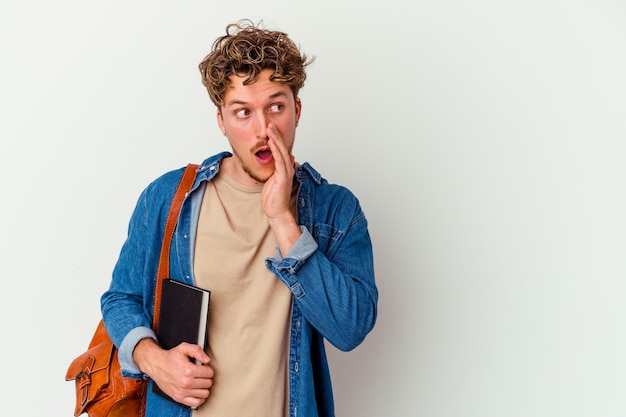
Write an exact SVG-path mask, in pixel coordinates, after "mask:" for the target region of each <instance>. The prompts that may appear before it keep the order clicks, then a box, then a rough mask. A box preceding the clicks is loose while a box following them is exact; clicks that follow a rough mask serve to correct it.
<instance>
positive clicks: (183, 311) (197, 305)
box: [152, 279, 211, 408]
mask: <svg viewBox="0 0 626 417" xmlns="http://www.w3.org/2000/svg"><path fill="white" fill-rule="evenodd" d="M210 295H211V292H210V291H208V290H204V289H202V288H199V287H195V286H193V285H188V284H185V283H182V282H179V281H174V280H172V279H164V280H163V288H162V291H161V312H160V314H159V329H158V332H157V337H158V339H159V344H160V345H161V347H163V348H164V349H172V348H174V347H176V346H178V345H179V344H181V343H182V342H187V343H192V344H196V345H199V346H201V347H202V348H203V349H206V344H207V340H208V339H207V334H206V330H207V324H208V321H209V298H210ZM152 391H153V392H155V393H156V394H159V395H161V396H162V397H165V398H167V399H168V400H170V401H174V400H173V399H171V398H170V397H169V396H168V395H167V394H165V393H164V392H163V391H162V390H161V389H160V388H159V387H158V386H157V384H154V383H153V384H152ZM174 402H175V401H174ZM187 408H189V407H187Z"/></svg>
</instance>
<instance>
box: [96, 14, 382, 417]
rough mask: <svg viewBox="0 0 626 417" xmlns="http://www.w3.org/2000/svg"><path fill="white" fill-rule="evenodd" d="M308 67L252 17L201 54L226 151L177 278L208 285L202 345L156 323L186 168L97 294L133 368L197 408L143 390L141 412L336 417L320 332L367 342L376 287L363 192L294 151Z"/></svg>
mask: <svg viewBox="0 0 626 417" xmlns="http://www.w3.org/2000/svg"><path fill="white" fill-rule="evenodd" d="M310 63H311V61H310V60H307V58H306V56H305V55H304V54H301V52H300V51H299V49H298V48H297V47H296V45H295V44H294V43H293V41H292V40H291V39H289V38H288V36H287V35H286V34H285V33H282V32H278V31H269V30H265V29H262V28H260V27H257V26H255V25H253V24H252V23H251V22H249V21H242V22H239V23H237V24H233V25H229V26H228V27H227V29H226V35H225V36H223V37H221V38H218V39H217V40H216V41H215V43H214V45H213V49H212V52H211V53H210V54H209V55H208V56H207V57H206V58H205V59H204V61H203V62H202V63H201V64H200V71H201V73H202V80H203V83H204V85H205V86H206V87H207V90H208V92H209V96H210V98H211V100H212V101H213V103H214V104H215V105H216V106H217V124H218V126H219V128H220V129H221V131H222V133H223V134H224V135H225V136H226V137H227V138H228V141H229V143H230V146H231V148H232V153H230V152H223V153H221V154H218V155H215V156H212V157H209V158H208V159H206V160H205V161H204V162H203V163H202V165H201V166H200V168H199V169H198V171H197V177H196V180H195V183H194V185H193V188H192V191H191V192H190V193H189V194H188V196H187V197H186V199H185V201H184V203H183V207H182V209H181V214H180V217H179V221H178V225H177V228H176V232H175V235H174V240H173V242H172V249H171V260H170V276H171V278H172V279H175V280H179V281H183V282H185V283H188V284H193V285H196V286H198V287H201V288H205V289H208V290H210V291H211V307H210V311H211V313H210V318H209V324H208V339H209V342H208V346H207V348H206V350H203V349H202V348H201V347H200V346H197V345H192V344H188V343H182V344H181V345H179V346H177V347H175V348H173V349H170V350H164V349H162V348H161V347H160V346H159V344H158V339H157V337H156V335H155V333H154V332H153V331H152V329H151V317H152V314H153V305H152V302H153V297H154V290H155V288H154V287H155V284H154V283H155V276H156V272H157V264H158V258H159V251H160V247H161V241H162V236H163V229H164V226H165V218H166V216H167V210H168V208H169V205H170V202H171V199H172V197H173V195H174V191H175V189H176V187H177V185H178V181H179V180H180V178H181V175H182V172H183V169H177V170H175V171H172V172H169V173H166V174H164V175H163V176H161V177H160V178H158V179H156V180H155V181H154V182H153V183H151V184H150V185H149V186H148V187H147V188H146V189H145V190H144V191H143V193H142V194H141V196H140V198H139V201H138V204H137V206H136V208H135V211H134V213H133V215H132V218H131V220H130V225H129V232H128V237H127V240H126V242H125V243H124V246H123V248H122V251H121V253H120V257H119V260H118V262H117V264H116V266H115V269H114V271H113V277H112V281H111V285H110V288H109V289H108V291H106V292H105V293H104V294H103V296H102V313H103V317H104V321H105V324H106V328H107V330H108V332H109V334H110V336H111V339H112V340H113V341H114V343H115V344H116V345H117V346H118V347H119V359H120V364H121V366H122V369H123V371H124V374H125V375H126V376H129V377H135V378H144V377H148V378H150V380H151V382H150V383H151V384H152V383H156V384H157V385H158V386H159V387H160V388H161V389H162V390H163V391H165V392H166V393H167V394H168V395H169V396H170V397H171V398H173V399H174V400H176V401H177V402H179V403H182V404H184V405H186V406H188V407H190V408H187V407H182V406H180V405H179V404H176V403H175V402H173V401H169V400H167V399H165V398H163V397H161V396H158V395H156V394H154V393H152V390H151V389H149V390H148V394H147V408H146V415H147V417H151V416H160V417H169V416H190V415H193V416H194V417H199V416H218V417H229V416H233V417H234V416H236V417H246V416H254V417H259V416H264V417H278V416H281V417H282V416H292V417H295V416H298V417H300V416H311V417H312V416H333V415H334V406H333V397H332V389H331V384H330V375H329V370H328V364H327V360H326V354H325V350H324V339H326V340H328V341H329V342H330V343H331V344H333V345H334V346H335V347H337V348H338V349H341V350H344V351H347V350H351V349H353V348H355V347H356V346H357V345H359V344H360V343H361V342H362V341H363V339H364V338H365V336H366V335H367V334H368V333H369V331H370V330H371V329H372V328H373V326H374V322H375V320H376V311H377V300H378V292H377V288H376V284H375V280H374V266H373V255H372V245H371V241H370V237H369V233H368V228H367V221H366V219H365V216H364V214H363V212H362V210H361V207H360V205H359V202H358V200H357V199H356V197H355V196H354V195H353V194H352V193H351V192H350V191H349V190H348V189H346V188H345V187H341V186H338V185H332V184H329V183H328V182H327V181H326V180H325V179H324V178H322V177H321V175H320V174H319V173H318V172H316V171H315V170H314V169H313V168H312V167H311V166H310V165H309V164H308V163H304V164H298V163H296V162H295V159H294V156H293V155H292V152H291V151H292V147H293V143H294V138H295V132H296V127H297V126H298V120H299V119H300V115H301V112H302V103H301V101H300V98H299V97H298V92H299V90H300V88H301V87H302V86H303V85H304V80H305V78H306V73H305V68H306V66H307V65H309V64H310ZM192 410H193V411H192Z"/></svg>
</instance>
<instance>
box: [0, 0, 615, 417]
mask: <svg viewBox="0 0 626 417" xmlns="http://www.w3.org/2000/svg"><path fill="white" fill-rule="evenodd" d="M243 17H249V18H252V19H253V20H255V21H258V20H259V19H263V20H264V21H265V23H266V25H267V26H268V27H271V28H277V29H282V30H284V31H286V32H287V33H289V35H291V36H292V37H293V38H294V39H295V40H296V42H297V43H299V44H300V46H301V47H302V49H303V50H304V51H305V52H307V53H308V54H310V55H315V56H316V57H317V61H316V62H315V64H313V66H311V67H310V71H309V79H308V80H307V83H306V85H305V88H304V90H303V91H302V100H303V116H302V120H301V124H300V127H299V130H298V135H297V138H296V146H295V149H294V153H295V155H296V157H297V159H298V161H300V162H304V161H310V162H311V163H312V164H313V165H314V166H315V167H317V168H318V169H319V170H320V171H321V172H322V174H323V175H324V176H325V177H326V178H328V179H329V180H330V181H331V182H338V183H342V184H344V185H346V186H348V187H349V188H351V189H352V190H353V191H354V192H355V193H356V194H357V196H359V198H360V200H361V203H362V206H363V208H364V210H365V212H366V215H367V216H368V219H369V221H370V226H371V235H372V238H373V241H374V247H375V257H376V272H377V282H378V285H379V290H380V305H379V307H380V310H379V320H378V323H377V327H376V328H375V330H374V331H373V332H372V333H371V334H370V335H369V336H368V338H367V339H366V340H365V342H364V343H363V344H362V345H361V346H360V347H359V348H357V349H356V350H355V351H353V352H349V353H342V352H338V351H336V350H335V349H334V348H330V352H329V354H330V356H331V361H332V364H331V365H332V375H333V381H334V386H335V395H336V408H337V414H338V415H339V416H342V417H354V416H369V417H380V416H420V417H422V416H423V417H466V416H467V417H491V416H493V417H517V416H520V417H527V416H533V417H534V416H536V417H553V416H567V417H577V416H589V417H592V416H593V417H604V416H607V417H608V416H616V417H617V416H622V417H623V416H626V394H625V392H626V355H625V354H624V352H626V326H625V320H624V319H625V313H626V303H625V302H624V296H625V290H626V284H625V278H626V266H625V265H626V221H625V216H624V213H626V194H625V180H626V168H625V166H626V164H625V162H624V160H625V156H626V155H625V151H626V145H625V138H626V102H625V101H626V81H625V80H626V76H625V74H626V5H625V3H624V2H623V1H621V0H614V1H611V0H572V1H558V0H541V1H540V0H527V1H522V0H511V1H499V0H480V1H476V0H474V1H462V0H441V1H429V2H425V1H421V0H417V1H406V2H405V1H401V0H388V1H380V2H374V1H362V0H359V1H356V0H355V1H341V0H334V1H330V0H316V1H308V2H304V1H301V2H297V1H287V0H284V1H274V0H272V1H265V2H260V1H254V2H253V1H249V0H242V1H237V2H211V1H199V0H196V1H192V0H181V1H154V0H153V1H122V0H110V1H99V2H95V1H90V0H57V1H54V2H52V1H44V0H20V1H17V0H8V1H7V0H3V2H2V4H1V5H0V64H1V65H0V110H1V113H0V118H1V119H0V138H1V145H0V146H1V149H0V170H1V171H0V181H1V183H0V187H1V188H0V190H1V191H2V200H1V204H0V207H1V212H0V236H1V241H0V244H1V246H0V268H1V270H2V287H1V290H0V314H1V315H0V317H1V320H2V322H1V323H2V327H1V329H2V346H3V350H2V353H3V355H2V358H3V359H4V363H3V365H2V377H1V378H0V404H2V405H1V406H0V408H1V409H2V412H1V413H2V415H7V416H8V415H20V416H37V417H39V416H51V417H61V416H71V415H72V411H73V405H74V386H73V383H70V382H65V381H64V376H65V371H66V368H67V365H68V364H69V363H70V361H71V360H72V359H73V358H74V357H75V356H77V355H78V354H80V353H82V351H83V350H84V349H85V348H86V344H87V343H88V341H89V338H90V337H91V334H92V332H93V330H94V328H95V325H96V323H97V320H98V319H99V317H100V312H99V297H100V295H101V294H102V292H103V291H104V290H105V289H106V288H107V286H108V283H109V279H110V272H111V269H112V267H113V264H114V262H115V260H116V258H117V255H118V252H119V249H120V247H121V244H122V242H123V240H124V237H125V233H126V226H127V223H128V219H129V216H130V214H131V210H132V208H133V207H134V204H135V201H136V198H137V197H138V195H139V193H140V191H141V190H142V189H143V187H144V186H145V185H146V184H147V183H148V182H149V181H151V180H152V179H154V178H155V177H156V176H158V175H160V174H161V173H163V172H164V171H166V170H169V169H172V168H176V167H179V166H182V165H184V164H186V163H187V162H200V161H202V160H203V159H204V157H206V156H208V155H210V154H213V153H215V152H217V151H220V150H223V149H228V144H227V142H226V140H225V139H224V138H223V137H222V135H221V134H220V132H219V130H218V129H217V126H216V123H215V109H214V107H213V105H212V104H211V103H210V101H209V99H208V96H207V94H206V92H205V90H204V88H203V87H202V85H201V82H200V77H199V73H198V71H197V64H198V63H199V62H200V61H201V59H202V58H203V57H204V56H205V55H206V53H208V51H209V49H210V46H211V43H212V42H213V40H214V39H215V38H216V37H217V36H219V35H221V34H222V33H223V31H224V28H225V26H226V24H227V23H229V22H232V21H235V20H238V19H239V18H243Z"/></svg>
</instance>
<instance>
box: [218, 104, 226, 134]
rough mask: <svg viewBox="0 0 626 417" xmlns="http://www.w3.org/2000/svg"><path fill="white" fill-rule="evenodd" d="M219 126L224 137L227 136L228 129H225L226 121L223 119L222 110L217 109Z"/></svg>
mask: <svg viewBox="0 0 626 417" xmlns="http://www.w3.org/2000/svg"><path fill="white" fill-rule="evenodd" d="M217 125H218V126H219V127H220V130H221V131H222V135H224V136H226V128H225V127H224V120H223V119H222V112H221V110H220V109H217Z"/></svg>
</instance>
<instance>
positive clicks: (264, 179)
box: [233, 149, 274, 184]
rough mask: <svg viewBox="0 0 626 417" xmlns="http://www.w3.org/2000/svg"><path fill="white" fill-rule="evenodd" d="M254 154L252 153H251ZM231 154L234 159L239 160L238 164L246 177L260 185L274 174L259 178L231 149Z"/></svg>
mask: <svg viewBox="0 0 626 417" xmlns="http://www.w3.org/2000/svg"><path fill="white" fill-rule="evenodd" d="M252 153H253V154H254V152H252ZM233 154H234V155H235V158H237V159H238V160H239V164H240V165H241V169H243V171H244V172H245V173H246V174H248V176H249V177H250V178H252V179H253V180H254V181H256V182H258V183H260V184H265V183H266V182H267V180H268V179H269V178H270V177H271V176H272V175H273V174H274V173H273V172H272V173H271V174H270V175H268V176H267V177H266V178H263V177H261V176H259V174H257V173H255V172H254V171H253V170H252V168H251V167H250V166H249V165H247V164H246V162H245V161H244V160H243V158H242V157H241V155H239V153H238V152H235V150H234V149H233Z"/></svg>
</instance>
